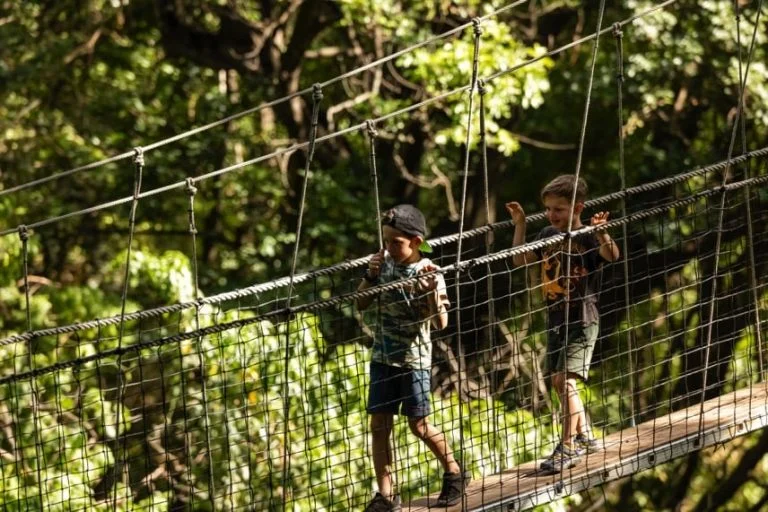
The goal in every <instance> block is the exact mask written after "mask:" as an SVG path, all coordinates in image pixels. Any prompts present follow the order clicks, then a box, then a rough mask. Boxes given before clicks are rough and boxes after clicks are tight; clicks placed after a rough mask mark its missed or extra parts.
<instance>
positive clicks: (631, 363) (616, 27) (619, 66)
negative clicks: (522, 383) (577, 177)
mask: <svg viewBox="0 0 768 512" xmlns="http://www.w3.org/2000/svg"><path fill="white" fill-rule="evenodd" d="M613 36H614V37H615V38H616V97H617V100H618V108H617V112H618V118H619V119H618V121H619V178H620V180H621V192H622V194H621V217H622V218H626V217H627V175H626V170H625V167H624V45H623V42H622V38H623V36H624V34H623V33H622V31H621V23H614V24H613ZM627 224H628V223H626V222H624V223H622V225H621V236H622V244H621V249H622V251H623V255H624V257H623V258H621V261H622V267H623V269H624V308H625V313H624V314H625V316H626V318H627V365H628V371H629V374H628V379H629V426H630V427H634V426H635V425H636V420H635V400H636V399H637V397H636V396H635V339H634V337H635V329H634V325H635V324H634V320H633V318H632V303H631V301H630V293H629V243H628V241H627V240H628V237H629V233H628V231H629V230H628V228H627Z"/></svg>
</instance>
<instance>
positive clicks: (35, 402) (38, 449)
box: [16, 224, 45, 509]
mask: <svg viewBox="0 0 768 512" xmlns="http://www.w3.org/2000/svg"><path fill="white" fill-rule="evenodd" d="M19 239H20V240H21V259H22V271H23V272H24V299H25V305H26V317H27V332H32V308H31V303H30V297H29V229H27V226H25V225H24V224H22V225H20V226H19ZM34 339H35V338H30V339H29V340H27V364H28V365H29V369H30V370H34V369H35V357H34V344H33V341H34ZM29 383H30V387H31V388H32V396H31V397H30V401H31V405H32V428H33V429H34V436H35V458H36V459H37V460H36V461H35V469H36V471H37V497H38V499H39V500H40V508H41V509H44V508H45V502H44V497H43V488H44V487H45V482H43V469H42V466H43V464H45V454H44V453H43V439H42V437H41V435H40V430H41V428H40V391H39V390H38V388H37V380H36V378H35V377H34V376H33V377H30V379H29ZM18 442H19V443H21V442H22V440H21V437H19V439H18ZM19 453H20V454H21V457H20V458H19V459H20V460H17V461H16V463H17V464H22V463H23V460H24V455H23V454H24V450H23V448H20V449H19ZM20 481H21V480H20Z"/></svg>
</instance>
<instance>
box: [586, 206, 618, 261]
mask: <svg viewBox="0 0 768 512" xmlns="http://www.w3.org/2000/svg"><path fill="white" fill-rule="evenodd" d="M609 215H610V214H609V213H608V212H597V213H596V214H594V215H593V216H592V220H591V223H592V225H593V226H602V225H603V224H605V223H606V222H608V216H609ZM595 236H596V237H597V241H598V242H600V256H602V257H603V259H604V260H605V261H616V260H618V259H619V256H620V254H619V244H617V243H616V242H615V241H614V240H613V238H611V235H609V234H608V231H606V230H605V229H599V228H598V229H597V230H596V231H595Z"/></svg>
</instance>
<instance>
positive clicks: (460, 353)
mask: <svg viewBox="0 0 768 512" xmlns="http://www.w3.org/2000/svg"><path fill="white" fill-rule="evenodd" d="M472 31H473V34H474V53H473V57H472V77H471V79H470V82H469V100H468V107H467V136H466V138H465V139H464V152H465V153H464V168H463V169H462V172H461V176H462V183H461V211H460V212H459V238H458V241H457V242H456V271H455V279H456V282H455V285H456V355H457V357H456V359H457V362H458V373H459V376H458V377H459V378H458V381H459V447H460V450H461V455H460V456H459V465H460V466H461V474H462V477H463V475H464V472H466V471H467V466H466V457H465V454H466V449H465V442H464V428H463V425H462V422H463V420H464V381H465V376H464V372H465V371H466V370H465V364H464V363H465V361H464V347H463V345H462V342H461V242H462V235H463V234H464V215H465V211H466V205H467V181H468V177H469V157H470V154H471V151H470V142H471V137H472V113H473V110H474V108H473V107H474V94H475V89H476V88H477V69H478V61H479V57H480V36H481V35H482V34H483V28H482V27H481V26H480V19H479V18H474V19H473V20H472ZM466 499H467V496H466V493H463V494H462V497H461V502H462V507H463V508H465V507H466Z"/></svg>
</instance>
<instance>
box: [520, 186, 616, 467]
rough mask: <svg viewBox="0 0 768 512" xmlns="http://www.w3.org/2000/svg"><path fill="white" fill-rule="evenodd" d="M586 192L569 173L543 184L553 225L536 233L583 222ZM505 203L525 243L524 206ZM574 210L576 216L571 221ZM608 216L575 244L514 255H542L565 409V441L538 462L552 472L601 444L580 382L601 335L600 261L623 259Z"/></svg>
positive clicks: (550, 360) (523, 260)
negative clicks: (607, 227) (578, 385)
mask: <svg viewBox="0 0 768 512" xmlns="http://www.w3.org/2000/svg"><path fill="white" fill-rule="evenodd" d="M574 189H575V190H574ZM574 197H575V199H576V200H575V202H574V203H573V204H572V203H571V201H572V200H573V198H574ZM586 198H587V184H586V183H585V182H584V180H582V179H577V178H576V176H574V175H572V174H564V175H561V176H558V177H557V178H555V179H554V180H552V181H551V182H549V183H548V184H547V185H546V186H545V187H544V188H543V189H542V191H541V200H542V202H543V203H544V208H545V210H546V215H547V220H549V223H550V225H549V226H547V227H545V228H544V229H542V230H541V232H540V233H539V235H538V236H537V237H536V240H543V239H545V238H550V237H552V236H556V235H558V234H560V233H564V232H568V228H569V225H568V224H569V222H570V223H571V226H570V228H571V229H572V230H576V229H581V228H583V227H584V225H583V224H582V223H581V212H582V211H583V210H584V201H585V200H586ZM506 208H507V211H508V212H509V214H510V216H511V217H512V220H513V221H514V223H515V234H514V242H513V243H514V245H515V246H518V245H522V244H524V243H525V231H526V229H525V211H524V210H523V207H522V206H521V205H520V203H518V202H514V201H513V202H510V203H507V204H506ZM571 210H572V211H573V218H572V221H569V218H570V217H571ZM606 222H608V213H607V212H598V213H596V214H595V215H593V216H592V218H591V220H590V224H591V225H592V226H595V227H597V228H598V229H597V230H595V231H594V232H592V233H585V234H580V235H577V236H575V237H573V239H572V240H570V243H569V241H568V240H567V239H566V240H563V241H561V242H559V243H557V244H555V245H550V246H547V247H544V248H541V249H536V250H533V251H528V252H525V253H523V254H518V255H515V256H514V257H513V262H514V264H515V265H517V266H521V265H527V264H531V263H534V262H537V261H540V262H541V280H542V289H543V291H544V295H545V296H546V299H547V313H548V315H547V316H548V317H549V318H548V324H549V330H548V331H547V367H548V370H549V372H550V374H551V376H552V386H553V387H554V388H555V391H557V394H558V397H559V398H560V405H561V408H562V409H563V412H564V414H563V415H562V419H563V438H562V441H561V442H560V443H559V444H558V445H557V446H556V447H555V450H554V451H553V452H552V455H550V456H549V458H547V459H546V460H544V461H543V462H542V463H541V470H542V471H546V472H550V473H557V472H560V471H562V470H563V469H568V468H571V467H573V466H574V465H576V464H578V463H579V461H580V460H581V456H582V455H583V454H585V453H594V452H596V451H599V450H600V446H599V444H598V442H597V441H596V440H595V439H594V438H593V437H592V435H591V432H590V428H589V425H588V424H587V417H586V411H585V408H584V404H583V403H582V401H581V397H580V396H579V393H578V391H577V389H576V383H577V380H582V381H586V380H587V378H588V376H589V366H590V363H591V361H592V352H593V351H594V348H595V342H596V341H597V334H598V331H599V321H600V314H599V312H598V309H597V298H598V292H599V286H600V284H599V279H600V273H599V270H600V268H601V266H602V265H603V263H610V262H613V261H616V260H618V259H619V247H618V245H616V242H614V240H613V239H612V238H611V236H610V235H609V234H608V232H607V231H606V230H605V229H604V228H600V226H603V225H604V224H605V223H606ZM569 250H570V253H569ZM569 260H570V261H569ZM569 271H570V272H569Z"/></svg>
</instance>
